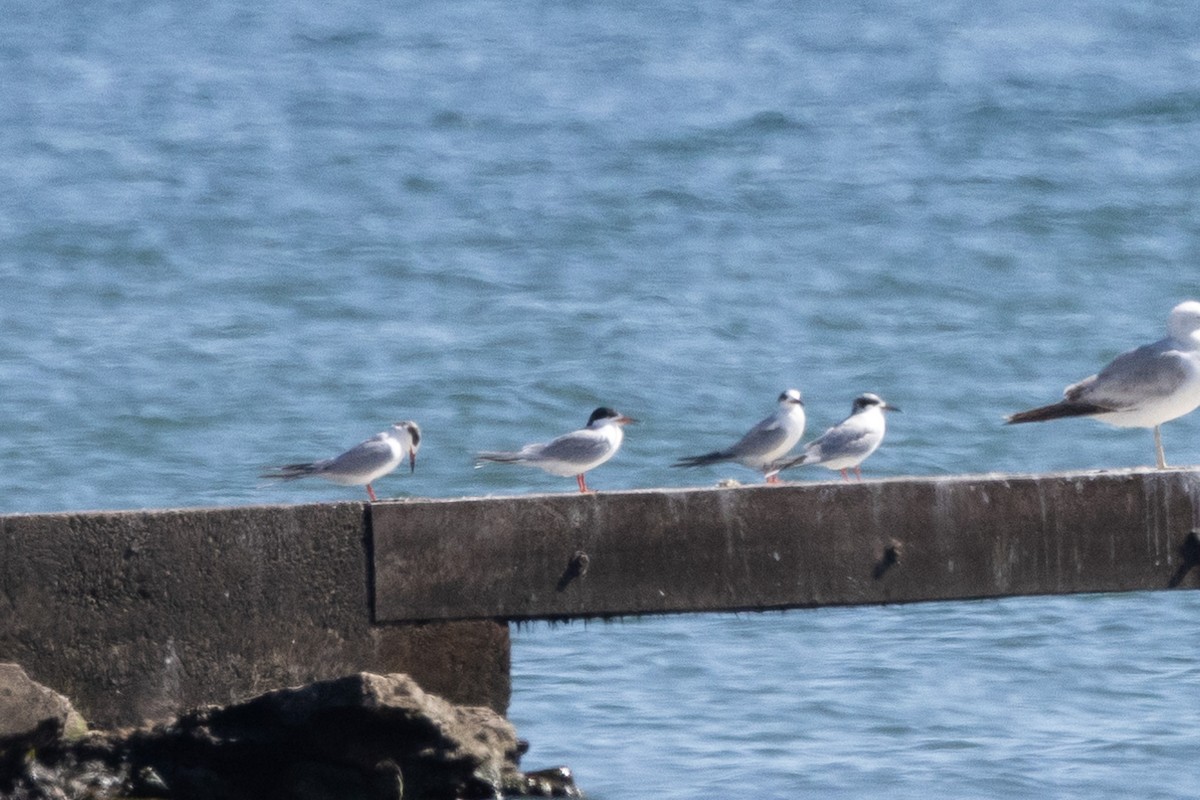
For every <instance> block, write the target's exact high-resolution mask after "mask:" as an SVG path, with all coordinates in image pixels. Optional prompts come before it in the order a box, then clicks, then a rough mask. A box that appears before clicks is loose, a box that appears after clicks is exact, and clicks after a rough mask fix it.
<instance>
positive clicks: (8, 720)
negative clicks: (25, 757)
mask: <svg viewBox="0 0 1200 800" xmlns="http://www.w3.org/2000/svg"><path fill="white" fill-rule="evenodd" d="M86 731H87V723H86V722H84V720H83V717H81V716H79V713H78V712H77V711H76V710H75V709H74V708H73V707H72V706H71V701H70V700H68V699H67V698H65V697H63V696H62V695H61V694H59V693H58V692H55V691H53V690H51V689H47V688H46V687H45V686H42V685H41V684H40V683H38V682H37V681H34V680H32V679H31V678H30V677H29V676H28V675H26V674H25V670H23V669H22V668H21V667H20V666H19V665H17V664H0V749H11V748H13V747H14V746H16V745H18V744H19V743H20V744H23V745H24V746H26V747H41V746H44V745H45V744H47V743H49V742H54V741H57V740H58V739H60V738H64V737H65V738H68V739H72V738H77V737H79V736H82V735H83V734H84V733H85V732H86Z"/></svg>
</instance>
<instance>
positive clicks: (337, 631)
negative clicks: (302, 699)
mask: <svg viewBox="0 0 1200 800" xmlns="http://www.w3.org/2000/svg"><path fill="white" fill-rule="evenodd" d="M371 574H372V568H371V533H370V526H369V516H368V507H367V506H366V505H365V504H363V503H341V504H330V505H305V506H270V507H253V508H222V509H193V510H179V511H136V512H103V513H74V514H38V515H13V516H5V517H0V661H14V662H17V663H19V664H21V665H22V666H23V667H24V668H25V669H26V671H27V672H28V673H29V675H30V677H32V678H33V679H35V680H37V681H39V682H40V683H43V684H45V685H47V686H50V687H52V688H54V689H55V690H57V691H59V692H61V693H63V694H65V695H67V696H68V697H69V698H70V699H71V700H72V702H73V703H74V704H75V705H76V707H77V708H78V709H79V710H80V711H81V712H82V713H83V715H84V716H85V717H87V718H88V719H89V720H90V721H93V722H96V723H100V724H103V725H105V726H116V725H124V724H134V723H138V722H140V721H142V720H143V719H161V718H165V717H168V716H171V715H173V714H175V713H177V712H180V711H183V710H186V709H188V708H191V707H194V706H197V705H203V704H206V703H227V702H230V701H233V700H237V699H241V698H244V697H247V696H250V695H254V694H259V693H261V692H264V691H268V690H271V689H278V688H281V687H285V686H292V685H296V684H300V683H307V682H311V681H316V680H324V679H329V678H335V677H340V676H342V675H346V674H350V673H357V672H362V671H371V672H378V673H392V672H407V673H409V674H411V675H412V676H413V677H414V678H415V679H416V680H417V681H418V682H419V683H420V684H421V685H422V686H423V687H425V688H426V689H428V690H429V691H431V692H434V693H437V694H440V695H442V696H443V697H446V698H447V699H449V700H451V701H453V702H456V703H462V704H469V705H486V706H490V707H492V708H493V709H495V710H496V711H498V712H500V713H504V712H505V711H506V710H507V705H508V698H509V691H510V689H509V676H508V671H509V636H508V628H507V626H505V625H503V624H497V623H495V622H473V623H456V624H453V625H450V626H446V625H442V624H438V625H375V624H373V622H372V618H371V600H372V594H371V584H370V581H371Z"/></svg>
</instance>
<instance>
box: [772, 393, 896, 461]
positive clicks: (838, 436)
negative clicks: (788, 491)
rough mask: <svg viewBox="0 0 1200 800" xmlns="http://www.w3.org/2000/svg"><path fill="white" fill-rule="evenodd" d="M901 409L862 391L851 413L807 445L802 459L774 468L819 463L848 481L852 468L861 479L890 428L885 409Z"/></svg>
mask: <svg viewBox="0 0 1200 800" xmlns="http://www.w3.org/2000/svg"><path fill="white" fill-rule="evenodd" d="M899 410H900V409H898V408H896V407H895V406H893V405H889V404H888V403H885V402H884V401H883V398H881V397H880V396H879V395H877V394H872V393H870V392H866V393H865V394H860V395H859V396H858V397H856V398H854V406H853V408H851V409H850V416H848V417H846V418H845V419H844V420H842V421H841V422H839V423H838V424H837V425H834V426H833V427H832V428H830V429H829V430H827V431H825V433H823V434H821V435H820V436H819V437H818V438H816V439H813V440H812V441H811V442H809V443H808V444H806V445H805V446H804V453H803V454H801V456H800V457H799V458H793V459H792V460H791V461H785V462H783V463H780V464H778V465H776V466H775V467H774V469H775V470H776V471H779V470H785V469H790V468H791V467H798V466H800V465H801V464H820V465H821V466H823V467H825V468H826V469H834V470H840V471H841V473H842V480H845V481H848V480H850V473H849V470H850V469H853V470H854V474H855V475H856V476H858V479H859V480H860V481H861V480H862V467H861V464H862V462H864V461H866V460H867V458H868V457H869V456H870V455H871V453H874V452H875V450H876V449H878V448H879V445H880V444H881V443H882V442H883V434H884V432H885V431H886V430H887V422H886V420H885V419H884V413H883V412H885V411H899Z"/></svg>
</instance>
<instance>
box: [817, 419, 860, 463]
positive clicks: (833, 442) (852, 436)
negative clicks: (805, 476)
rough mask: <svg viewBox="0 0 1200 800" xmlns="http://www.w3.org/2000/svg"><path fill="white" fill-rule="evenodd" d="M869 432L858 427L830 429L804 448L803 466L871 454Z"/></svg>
mask: <svg viewBox="0 0 1200 800" xmlns="http://www.w3.org/2000/svg"><path fill="white" fill-rule="evenodd" d="M872 444H874V441H873V437H872V436H871V431H869V430H867V429H865V428H860V427H857V426H855V427H849V426H846V427H840V428H830V429H829V430H827V431H825V433H823V434H821V436H820V437H819V438H817V439H815V440H813V441H812V442H810V443H809V444H808V446H807V447H805V448H804V461H803V463H805V464H820V463H821V462H822V461H828V460H829V459H831V458H844V457H846V456H860V455H865V454H867V453H869V452H871V446H872Z"/></svg>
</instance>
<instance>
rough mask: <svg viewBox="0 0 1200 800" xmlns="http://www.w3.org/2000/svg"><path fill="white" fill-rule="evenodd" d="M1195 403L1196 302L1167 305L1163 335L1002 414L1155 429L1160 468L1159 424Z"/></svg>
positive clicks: (1198, 385) (1199, 318) (1199, 315)
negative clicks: (1055, 393)
mask: <svg viewBox="0 0 1200 800" xmlns="http://www.w3.org/2000/svg"><path fill="white" fill-rule="evenodd" d="M1197 406H1200V302H1197V301H1195V300H1187V301H1184V302H1182V303H1180V304H1179V305H1177V306H1175V308H1173V309H1171V315H1170V316H1169V317H1168V318H1167V337H1166V338H1165V339H1159V340H1158V341H1157V342H1154V343H1153V344H1145V345H1142V346H1141V347H1138V348H1137V349H1135V350H1130V351H1128V352H1126V353H1122V354H1121V355H1119V356H1117V357H1116V358H1114V359H1113V360H1112V362H1111V363H1109V365H1108V366H1106V367H1105V368H1104V369H1102V370H1100V372H1098V373H1096V374H1095V375H1092V376H1090V377H1088V378H1084V379H1083V380H1081V381H1080V382H1079V383H1074V384H1072V385H1070V386H1068V387H1067V388H1066V391H1064V392H1063V399H1062V400H1061V401H1059V402H1057V403H1053V404H1051V405H1048V406H1041V407H1040V408H1034V409H1030V410H1029V411H1021V412H1019V413H1016V414H1012V415H1010V416H1008V417H1006V422H1008V424H1010V425H1015V424H1017V423H1021V422H1043V421H1045V420H1048V419H1060V418H1062V417H1092V418H1094V419H1098V420H1100V421H1101V422H1106V423H1108V424H1109V425H1113V426H1115V427H1118V428H1154V449H1155V456H1156V457H1157V461H1158V468H1159V469H1166V468H1167V459H1166V455H1165V454H1164V453H1163V446H1162V431H1161V429H1160V428H1161V426H1162V424H1163V423H1164V422H1169V421H1170V420H1173V419H1176V418H1177V417H1182V416H1183V415H1184V414H1188V413H1191V412H1192V411H1194V410H1195V409H1196V407H1197Z"/></svg>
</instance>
